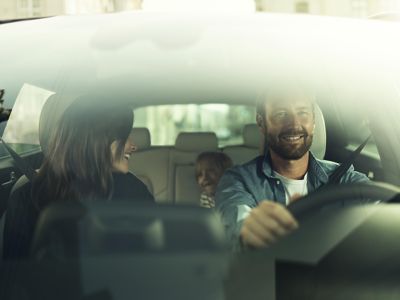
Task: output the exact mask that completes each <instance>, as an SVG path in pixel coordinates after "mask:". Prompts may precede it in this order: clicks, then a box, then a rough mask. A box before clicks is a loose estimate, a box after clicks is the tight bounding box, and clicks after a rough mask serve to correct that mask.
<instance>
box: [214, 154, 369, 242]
mask: <svg viewBox="0 0 400 300" xmlns="http://www.w3.org/2000/svg"><path fill="white" fill-rule="evenodd" d="M338 165H339V164H337V163H334V162H331V161H327V160H320V159H317V158H315V157H314V156H313V155H312V153H311V152H310V160H309V165H308V175H307V176H308V182H307V188H308V192H312V191H314V190H316V189H317V188H318V187H320V186H322V185H323V184H325V183H327V182H328V178H329V175H330V174H331V173H332V172H333V171H334V170H335V169H336V168H337V167H338ZM366 181H369V179H368V177H367V176H365V175H364V174H362V173H359V172H357V171H354V167H353V166H351V167H350V168H349V170H348V171H347V172H346V173H345V174H344V175H343V176H342V178H341V180H340V182H341V183H348V182H366ZM267 199H268V200H271V201H276V202H279V203H281V204H283V205H286V196H285V190H284V187H283V185H282V183H281V181H280V180H279V179H278V178H277V177H276V176H274V173H273V170H272V167H271V159H270V155H269V153H266V155H265V156H264V157H263V156H259V157H257V158H255V159H253V160H251V161H249V162H247V163H245V164H243V165H240V166H235V167H233V168H231V169H228V170H227V171H226V172H225V174H224V175H223V176H222V178H221V180H220V182H219V184H218V188H217V192H216V196H215V202H216V203H215V204H216V208H217V210H218V211H219V212H220V214H221V217H222V222H223V224H224V226H225V229H226V232H227V235H228V238H229V239H230V240H231V241H232V242H234V241H236V240H237V238H238V237H239V232H240V229H241V226H242V223H243V221H239V222H238V220H237V219H238V208H239V206H241V205H247V206H248V207H250V208H254V207H256V206H257V205H258V204H259V203H260V202H261V201H264V200H267Z"/></svg>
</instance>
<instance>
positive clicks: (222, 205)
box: [215, 168, 257, 243]
mask: <svg viewBox="0 0 400 300" xmlns="http://www.w3.org/2000/svg"><path fill="white" fill-rule="evenodd" d="M215 205H216V208H217V210H218V211H219V212H220V214H221V218H222V223H223V224H224V226H225V229H226V233H227V235H228V238H229V240H231V241H232V242H233V243H235V242H236V241H238V240H239V234H240V229H241V227H242V223H243V219H244V218H245V217H246V216H247V215H248V214H249V212H250V210H251V209H252V208H254V207H256V206H257V202H256V199H255V198H254V196H253V195H252V194H251V193H250V191H249V190H248V189H247V187H246V186H245V183H244V180H243V178H242V175H241V174H240V173H239V172H238V171H237V170H236V169H235V168H233V169H229V170H227V171H226V172H225V174H224V175H223V176H222V178H221V180H220V182H219V184H218V188H217V192H216V195H215Z"/></svg>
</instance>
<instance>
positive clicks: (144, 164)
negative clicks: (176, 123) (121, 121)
mask: <svg viewBox="0 0 400 300" xmlns="http://www.w3.org/2000/svg"><path fill="white" fill-rule="evenodd" d="M132 134H133V141H134V143H135V145H136V146H137V151H136V152H135V153H133V155H132V156H131V158H130V159H129V170H130V171H131V172H132V173H134V174H135V175H136V176H137V177H138V178H139V179H140V180H142V181H143V182H144V183H145V184H146V186H147V188H148V189H149V191H150V192H151V193H152V194H153V196H154V198H155V199H156V202H158V203H166V202H167V201H168V200H169V199H168V194H167V191H168V189H167V186H168V161H169V152H170V149H171V148H172V147H151V138H150V132H149V130H148V129H147V128H133V130H132Z"/></svg>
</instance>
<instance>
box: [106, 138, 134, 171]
mask: <svg viewBox="0 0 400 300" xmlns="http://www.w3.org/2000/svg"><path fill="white" fill-rule="evenodd" d="M117 148H118V142H117V141H114V142H113V143H112V144H111V153H112V158H113V163H112V164H113V169H114V171H116V172H121V173H128V172H129V159H130V157H131V155H132V153H133V152H135V151H136V145H135V144H134V143H133V137H132V133H131V134H130V135H129V137H128V139H127V140H126V143H125V147H124V153H123V155H122V156H121V157H118V155H117Z"/></svg>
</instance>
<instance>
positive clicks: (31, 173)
mask: <svg viewBox="0 0 400 300" xmlns="http://www.w3.org/2000/svg"><path fill="white" fill-rule="evenodd" d="M0 141H1V142H2V143H3V145H4V148H5V149H6V150H7V152H8V153H9V154H10V155H11V157H12V158H13V159H14V162H15V165H16V166H17V168H18V169H19V170H20V171H21V172H22V173H23V174H24V175H25V176H26V177H27V178H28V179H29V180H30V181H32V180H33V179H34V177H35V176H36V174H37V172H36V171H35V170H34V169H33V168H32V167H31V166H30V165H29V164H27V163H26V162H25V161H24V160H23V158H22V157H21V156H19V155H18V154H17V153H16V152H15V151H14V150H13V149H12V148H11V147H10V146H8V145H7V143H6V142H5V141H4V140H3V139H2V138H1V137H0Z"/></svg>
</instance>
